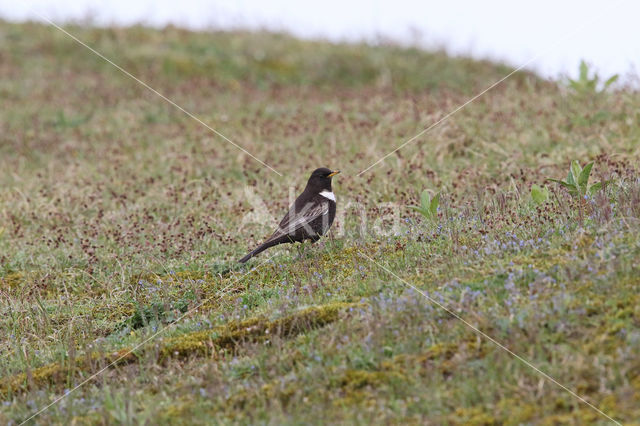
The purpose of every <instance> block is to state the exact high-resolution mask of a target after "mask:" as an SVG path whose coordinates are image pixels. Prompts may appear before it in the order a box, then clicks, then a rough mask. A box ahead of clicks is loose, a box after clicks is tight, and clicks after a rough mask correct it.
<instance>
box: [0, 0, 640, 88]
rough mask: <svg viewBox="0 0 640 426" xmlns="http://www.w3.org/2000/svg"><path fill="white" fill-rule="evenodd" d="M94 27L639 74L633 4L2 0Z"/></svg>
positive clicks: (17, 12) (10, 6)
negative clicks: (249, 35) (262, 33)
mask: <svg viewBox="0 0 640 426" xmlns="http://www.w3.org/2000/svg"><path fill="white" fill-rule="evenodd" d="M36 13H40V14H42V15H44V16H46V17H48V18H51V19H53V20H54V21H57V22H64V21H66V20H70V19H74V20H77V19H84V18H87V17H91V19H92V20H93V22H95V23H97V24H99V25H109V24H112V23H116V24H120V25H129V24H134V23H146V24H149V25H154V26H163V25H165V24H167V23H173V24H176V25H180V26H184V27H189V28H195V29H206V28H237V27H244V28H267V29H273V30H285V31H288V32H291V33H293V34H296V35H298V36H301V37H314V38H316V37H323V38H329V39H331V40H360V39H366V40H370V41H375V40H377V38H376V36H377V35H382V36H384V37H387V38H391V39H394V40H397V41H400V42H404V43H411V42H416V41H417V42H419V43H420V44H422V45H423V46H425V47H433V46H444V47H446V48H447V49H448V50H449V51H450V52H452V53H454V54H465V55H472V56H475V57H480V58H493V59H499V60H504V61H506V62H507V63H509V64H511V65H514V66H519V65H521V64H523V63H525V62H528V61H530V60H532V59H534V58H535V60H533V61H532V62H531V63H530V64H529V65H528V68H530V69H533V70H536V71H538V72H540V73H542V74H544V75H546V76H551V77H557V76H558V75H559V74H562V73H569V74H571V75H575V74H576V72H577V69H578V64H579V62H580V59H583V58H584V59H585V60H587V61H588V62H590V63H591V64H592V65H594V66H595V67H596V69H598V70H599V71H600V73H601V74H602V75H603V76H609V75H611V74H614V73H620V74H623V75H625V74H628V73H633V74H635V75H637V74H638V66H639V65H640V64H639V62H640V25H639V24H638V17H639V16H640V1H637V0H626V1H625V0H620V1H612V2H608V1H594V0H581V1H575V0H566V1H563V0H538V1H536V2H533V1H530V0H528V1H515V0H511V1H508V0H484V1H477V0H475V1H474V0H449V1H442V0H440V1H408V0H392V1H387V0H370V1H364V0H324V1H322V2H318V1H313V2H304V1H290V0H236V1H204V0H178V1H176V0H155V1H152V0H110V1H108V2H106V1H103V0H102V1H101V0H56V1H54V2H52V1H50V0H32V1H11V0H0V17H2V18H4V19H9V20H18V21H19V20H25V19H38V17H37V15H36Z"/></svg>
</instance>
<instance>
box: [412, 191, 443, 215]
mask: <svg viewBox="0 0 640 426" xmlns="http://www.w3.org/2000/svg"><path fill="white" fill-rule="evenodd" d="M439 205H440V193H439V192H438V193H436V195H434V196H433V198H431V195H429V190H427V189H425V190H424V191H422V194H421V195H420V205H419V206H409V208H410V209H412V210H415V211H417V212H418V213H420V214H421V215H422V216H424V217H425V218H426V219H429V220H435V219H437V218H438V206H439Z"/></svg>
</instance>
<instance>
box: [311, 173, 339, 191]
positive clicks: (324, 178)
mask: <svg viewBox="0 0 640 426" xmlns="http://www.w3.org/2000/svg"><path fill="white" fill-rule="evenodd" d="M338 173H340V170H331V169H327V168H326V167H320V168H319V169H315V170H314V171H313V173H311V177H310V178H309V182H307V188H313V189H315V190H317V191H318V192H320V191H322V190H328V191H331V178H332V177H334V176H335V175H337V174H338Z"/></svg>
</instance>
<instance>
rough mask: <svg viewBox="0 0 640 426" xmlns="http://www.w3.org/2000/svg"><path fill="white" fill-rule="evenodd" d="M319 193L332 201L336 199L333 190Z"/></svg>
mask: <svg viewBox="0 0 640 426" xmlns="http://www.w3.org/2000/svg"><path fill="white" fill-rule="evenodd" d="M320 195H322V196H323V197H324V198H328V199H329V200H331V201H334V202H335V201H336V196H335V194H334V193H333V192H329V191H322V192H321V193H320Z"/></svg>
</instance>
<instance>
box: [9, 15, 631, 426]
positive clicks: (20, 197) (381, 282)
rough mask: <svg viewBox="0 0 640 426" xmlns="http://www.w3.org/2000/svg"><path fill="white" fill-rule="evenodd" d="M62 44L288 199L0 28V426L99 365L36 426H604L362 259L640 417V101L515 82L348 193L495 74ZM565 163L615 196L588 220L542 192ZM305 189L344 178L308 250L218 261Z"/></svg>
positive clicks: (107, 40) (48, 43) (245, 53)
mask: <svg viewBox="0 0 640 426" xmlns="http://www.w3.org/2000/svg"><path fill="white" fill-rule="evenodd" d="M68 29H69V31H71V32H72V33H74V34H75V35H77V36H78V37H79V38H80V39H82V40H83V41H85V42H87V43H89V44H90V45H91V46H92V47H94V48H96V49H97V50H98V51H100V52H101V53H103V54H104V55H106V56H107V57H109V58H110V59H112V60H113V61H114V62H116V63H117V64H119V65H121V66H123V67H124V68H126V69H127V70H129V71H130V72H132V73H133V74H135V75H136V76H138V77H139V78H141V79H142V80H144V81H145V82H147V83H148V84H150V85H151V86H153V87H154V88H156V89H157V90H159V91H160V92H161V93H163V94H164V95H166V96H168V97H169V98H171V99H172V100H173V101H175V102H176V103H178V104H179V105H181V106H183V107H185V108H186V109H188V110H189V111H191V112H192V113H194V114H196V115H197V116H198V117H200V118H201V119H202V120H203V121H205V122H207V123H208V124H210V125H211V126H212V127H214V128H215V129H216V130H218V131H220V132H222V133H223V134H224V135H226V136H228V137H229V138H231V139H232V140H233V141H234V142H236V143H238V144H239V145H241V146H242V147H244V148H245V149H247V150H248V151H250V152H251V153H252V154H253V155H255V156H256V157H258V158H260V159H261V160H264V161H265V162H266V163H268V164H270V165H272V166H274V167H275V168H276V169H277V170H278V171H280V172H281V173H282V174H283V176H282V177H280V176H278V175H277V174H275V173H273V172H272V171H270V170H268V169H267V168H264V167H262V166H261V165H260V164H259V163H257V162H256V161H254V160H253V159H251V158H250V157H249V156H247V155H245V154H243V153H242V152H240V151H239V150H238V149H236V148H234V147H233V146H231V145H230V144H228V143H227V142H225V141H224V140H223V139H221V138H220V137H218V136H216V135H215V134H213V133H211V132H210V131H209V130H207V129H206V128H204V127H203V126H201V125H200V124H198V123H197V122H195V121H194V120H192V119H191V118H189V117H187V116H185V115H184V114H182V113H181V112H179V111H177V110H176V109H175V108H173V107H172V106H171V105H169V104H167V103H166V102H164V101H162V100H161V99H160V98H158V97H157V96H156V95H154V94H152V93H150V92H149V91H148V90H146V89H144V88H143V87H141V86H140V85H138V84H137V83H136V82H134V81H132V80H131V79H129V78H128V77H126V76H125V75H123V74H122V73H120V72H119V71H117V70H116V69H114V68H113V67H112V66H110V65H109V64H107V63H105V62H104V61H103V60H101V59H100V58H98V57H96V56H95V55H93V54H92V53H91V52H89V51H87V50H86V49H85V48H83V47H82V46H80V45H78V44H77V43H75V42H74V41H73V40H71V39H69V38H68V37H67V36H65V35H64V34H62V33H60V32H59V31H57V30H55V29H53V28H51V27H47V26H43V25H36V24H20V25H16V24H9V23H4V22H0V44H1V45H2V46H3V49H1V50H0V96H1V97H2V100H3V103H2V105H3V107H2V108H1V109H0V167H1V168H2V173H0V301H1V303H0V336H2V337H0V400H1V402H0V422H1V423H11V422H14V423H16V422H20V421H23V420H25V419H26V418H28V417H29V416H30V415H31V414H33V413H34V412H35V411H36V410H37V409H39V408H41V407H44V406H46V405H47V404H49V403H50V402H52V401H53V400H54V399H55V396H57V395H62V394H63V393H65V392H66V391H67V390H69V389H72V388H73V387H74V386H75V385H76V384H78V383H81V382H82V381H83V380H85V379H87V378H89V377H90V376H91V375H92V374H93V373H95V372H98V371H100V370H101V369H102V368H103V367H105V366H108V365H109V364H111V363H112V362H113V361H115V360H118V359H119V358H122V359H121V360H120V362H118V363H117V364H116V365H113V366H111V367H109V368H107V369H106V370H105V371H104V372H103V373H102V374H100V375H99V376H98V377H96V378H95V379H93V380H91V381H89V382H88V383H86V384H85V385H83V386H82V387H80V388H79V389H78V390H76V391H74V392H72V393H71V394H69V395H68V396H67V397H66V398H64V399H63V400H61V401H60V402H59V403H58V404H55V405H54V406H52V407H51V408H50V409H48V410H46V411H45V412H44V413H42V414H41V415H40V416H39V417H38V418H36V421H37V422H38V423H42V424H49V423H71V422H75V423H76V424H84V423H92V424H93V423H98V424H114V423H127V424H129V423H141V424H143V423H150V424H155V423H163V424H176V423H188V424H193V423H196V424H197V423H212V422H215V423H308V422H311V423H325V422H346V423H370V422H387V423H399V422H402V423H405V422H412V423H434V424H469V423H471V424H503V423H505V424H520V423H525V424H563V423H570V424H584V423H603V424H604V423H607V420H606V418H604V417H602V416H600V415H599V414H598V413H596V412H595V411H594V410H592V409H590V408H589V407H587V406H586V405H584V404H582V403H580V402H579V401H578V400H577V399H575V398H573V397H572V396H571V395H570V394H568V393H567V392H565V391H564V390H562V389H560V388H558V387H557V386H555V385H554V384H552V383H550V382H548V381H545V380H544V379H543V378H542V377H541V376H540V375H538V374H537V373H535V372H534V371H533V370H531V369H530V368H528V367H527V366H525V365H523V364H522V363H521V362H519V361H518V360H516V359H514V358H513V357H511V356H510V355H509V354H507V353H505V352H504V351H502V350H500V349H499V348H497V347H496V346H494V345H493V344H492V343H490V342H488V341H486V340H485V339H483V338H482V337H480V336H478V335H477V334H475V333H474V332H473V331H472V330H471V329H470V328H468V327H467V326H465V325H464V324H463V323H462V322H460V321H459V320H457V319H455V318H453V317H452V316H451V315H449V314H447V313H446V312H445V311H444V310H442V309H440V308H438V307H437V306H435V305H432V304H431V303H430V302H429V301H428V300H427V299H426V298H424V297H422V296H421V295H419V294H418V293H416V292H415V291H414V290H411V289H409V288H408V287H407V286H405V285H404V284H403V283H402V282H401V281H400V280H398V279H397V278H395V277H394V276H393V275H391V274H389V273H387V272H385V271H384V269H382V268H380V267H379V266H377V265H376V264H374V263H372V262H370V261H369V260H367V258H366V256H369V257H372V258H373V259H375V260H376V262H379V263H380V264H381V265H383V266H384V268H387V269H389V270H391V271H393V272H394V274H397V275H398V276H400V277H402V279H403V280H406V281H407V282H410V283H411V284H413V285H415V286H417V287H419V288H420V289H421V290H422V291H424V292H426V293H427V294H428V295H429V296H430V297H432V298H434V299H435V300H437V301H439V302H441V303H443V304H444V305H446V306H447V307H448V308H449V309H451V310H452V311H454V312H456V314H458V315H460V316H461V317H463V318H464V319H465V320H467V321H469V322H470V323H472V324H473V325H474V326H475V327H478V328H479V329H481V330H482V331H483V332H485V333H487V334H489V335H491V336H492V337H494V338H495V339H497V340H498V341H500V342H501V343H503V344H504V345H505V346H507V347H508V348H510V349H511V350H513V351H514V352H515V353H517V354H519V355H521V356H522V357H524V358H526V359H527V360H529V361H530V362H531V363H533V364H534V365H536V366H537V367H539V368H540V369H542V370H543V371H545V372H546V373H548V374H549V375H551V376H552V377H554V378H555V379H556V380H558V381H559V382H560V383H562V384H563V385H566V386H567V387H569V388H570V389H572V390H574V391H575V392H577V393H578V394H579V395H581V396H583V397H584V398H586V399H587V400H588V401H589V402H590V403H592V404H594V405H595V406H597V407H599V408H600V409H601V410H603V411H604V412H606V413H607V414H608V415H610V416H612V417H614V418H615V419H617V420H619V421H621V422H625V423H626V422H632V421H635V420H637V419H638V418H640V411H639V410H638V407H640V362H639V358H638V356H637V354H638V353H640V331H639V326H640V291H639V290H640V279H639V278H638V277H640V270H639V269H640V268H639V262H638V261H639V259H640V232H639V228H640V227H639V219H640V176H639V175H638V158H639V157H638V155H639V154H640V153H639V148H638V147H639V146H640V145H639V144H638V141H639V140H640V114H639V113H638V111H639V110H640V96H639V94H638V93H637V92H635V91H632V90H630V89H624V90H623V89H619V90H617V91H607V92H602V93H598V92H594V93H592V94H584V93H583V94H580V95H579V96H578V95H575V94H573V93H572V92H571V91H570V90H567V88H566V87H564V86H563V84H562V83H558V82H553V81H545V80H542V79H540V78H539V77H537V76H535V75H533V74H530V73H516V74H515V75H514V76H513V77H512V78H510V79H508V80H507V81H505V82H504V83H503V84H501V85H499V86H498V87H496V88H494V89H493V90H491V91H489V92H488V93H486V94H485V95H484V96H482V97H481V98H479V99H478V100H476V101H475V102H473V103H471V104H470V105H469V106H468V107H466V108H465V109H464V110H462V111H460V112H458V113H457V114H456V115H454V116H453V117H451V118H450V119H448V120H446V121H445V122H444V123H443V124H442V125H441V126H439V127H437V128H434V129H433V130H432V131H430V132H428V133H427V134H425V135H424V136H423V137H421V138H419V139H418V140H416V141H414V142H413V143H411V144H409V145H408V146H406V147H405V148H404V149H402V150H401V151H399V152H398V153H397V154H396V155H393V156H391V157H389V158H388V159H387V160H386V161H385V162H383V163H382V164H380V165H378V166H377V167H375V168H373V169H372V170H370V171H369V172H367V173H365V174H363V175H362V176H361V177H358V176H357V174H358V172H360V171H361V170H363V169H365V168H366V167H368V166H369V165H370V164H372V163H373V162H374V161H376V160H378V159H379V158H380V157H381V156H382V155H384V154H386V153H388V152H389V151H391V150H392V149H394V148H395V147H397V146H398V145H400V144H401V143H403V142H404V141H406V140H407V139H409V138H410V137H412V136H414V135H415V134H417V133H418V132H420V131H421V130H422V129H424V128H426V127H428V126H429V125H430V124H432V123H433V122H434V121H435V120H437V119H439V118H441V117H442V116H444V115H445V114H446V113H447V112H449V111H451V110H453V109H454V108H456V107H457V106H458V105H460V104H462V103H464V102H465V101H466V100H467V99H469V97H471V96H473V95H474V94H476V93H477V92H479V91H480V90H482V89H484V88H486V87H488V86H489V85H491V84H492V83H493V82H495V81H497V80H498V79H500V78H502V77H503V76H504V75H506V74H507V73H508V72H510V69H509V68H508V67H505V66H503V65H499V64H493V63H489V62H477V61H473V60H470V59H465V58H451V57H448V56H447V55H446V54H445V53H444V52H432V53H429V52H422V51H419V50H416V49H408V48H399V47H396V46H392V45H389V46H378V47H371V46H366V45H334V44H329V43H325V42H304V41H300V40H296V39H293V38H291V37H288V36H285V35H279V34H264V33H237V32H236V33H192V32H187V31H182V30H178V29H174V28H168V29H165V30H151V29H147V28H142V27H134V28H127V29H90V28H82V27H73V26H72V27H69V28H68ZM573 159H579V160H580V162H581V164H585V163H586V162H587V161H594V162H595V164H594V167H593V171H592V179H593V180H592V182H595V181H596V180H606V179H611V180H612V183H611V184H610V185H607V186H606V188H605V189H604V190H603V191H600V192H598V193H597V194H596V195H595V196H594V197H592V198H588V199H587V200H584V199H573V198H572V197H571V196H570V195H569V194H568V193H567V192H566V191H565V190H564V189H562V188H560V187H555V186H553V184H550V183H548V182H547V181H546V179H547V178H564V177H565V176H566V172H567V169H568V167H569V164H570V161H571V160H573ZM319 166H328V167H332V168H337V169H341V170H342V171H343V173H342V174H341V175H339V176H338V177H337V178H336V180H335V184H334V191H335V192H336V194H337V196H338V202H339V217H338V223H336V225H335V226H334V229H333V231H332V234H331V235H330V237H329V238H328V239H327V240H326V242H325V244H316V245H314V246H311V247H307V248H306V251H305V253H304V254H302V255H299V254H298V253H297V251H296V250H295V248H292V247H280V248H275V249H272V250H270V251H268V252H266V253H264V254H262V255H261V256H260V257H258V258H256V259H255V260H253V261H251V263H250V264H249V265H247V266H239V265H237V264H236V263H235V260H236V259H238V258H239V257H240V256H242V255H243V254H245V253H246V252H247V250H248V249H249V248H250V247H252V246H254V244H256V243H257V242H258V241H260V240H261V239H262V238H263V237H264V236H265V235H267V234H268V233H269V231H270V230H271V228H272V227H273V226H274V225H275V223H276V222H275V220H276V219H279V218H280V216H281V215H282V214H284V212H285V211H286V209H287V205H288V203H289V198H288V197H289V187H290V186H292V187H293V189H292V191H293V193H296V192H298V191H300V190H301V187H302V186H303V185H304V183H305V181H306V179H307V177H308V174H309V173H310V171H312V170H313V169H314V168H316V167H319ZM534 184H537V185H546V186H547V187H548V188H549V190H550V197H549V200H548V201H546V202H545V203H543V204H541V205H536V204H535V203H534V202H533V201H532V200H531V197H530V189H531V186H532V185H534ZM247 187H249V188H250V190H251V191H253V192H254V193H255V195H256V196H259V197H261V198H262V199H263V200H264V202H265V204H264V209H266V210H267V213H269V214H270V215H273V222H270V223H266V224H257V223H247V222H246V221H245V220H244V219H243V218H245V215H247V214H249V213H251V212H252V209H253V210H254V211H253V213H256V214H257V213H260V212H259V211H258V210H260V209H262V207H260V206H256V205H252V203H251V198H250V197H249V196H248V195H247V192H246V191H247V190H246V188H247ZM424 188H429V189H432V190H434V191H435V192H438V191H441V198H440V211H439V214H438V217H437V218H433V219H431V220H428V221H427V220H424V219H422V217H421V216H420V215H419V214H418V213H416V212H414V211H412V210H411V209H409V208H408V206H411V205H417V204H418V203H419V197H420V193H421V192H422V190H423V189H424ZM384 203H392V204H384ZM391 206H400V207H401V208H400V210H399V219H400V220H399V221H398V222H397V226H396V228H395V229H392V228H391V226H390V224H391V223H393V221H394V218H393V215H392V214H390V213H389V208H390V207H391ZM360 208H361V209H360ZM362 211H363V212H364V214H365V219H366V230H367V232H361V231H360V230H361V225H362V217H361V212H362ZM376 229H377V231H376ZM364 255H366V256H364ZM269 256H275V257H273V258H272V259H271V260H270V261H268V262H266V263H264V264H263V263H261V262H263V261H264V260H266V259H268V257H269ZM257 265H260V266H259V267H258V268H257V269H255V270H253V271H251V269H250V268H251V267H253V266H257ZM195 307H199V308H198V309H197V311H195V312H193V311H191V310H192V309H193V308H195ZM186 313H188V315H187V316H186V317H185V318H182V317H183V316H184V315H185V314H186ZM180 318H182V319H181V320H180V321H178V322H177V323H175V324H173V323H174V322H175V321H176V320H178V319H180ZM165 326H168V328H167V329H166V330H165V331H164V332H163V333H162V334H161V335H159V336H157V337H155V338H153V339H152V340H150V341H149V342H148V343H146V344H144V345H141V346H140V347H137V346H138V345H140V344H141V343H142V342H144V341H145V340H146V339H147V338H149V337H151V336H152V335H153V334H154V333H156V332H157V331H159V330H162V328H163V327H165ZM132 348H136V349H135V350H134V351H133V352H131V353H129V351H130V349H132Z"/></svg>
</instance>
